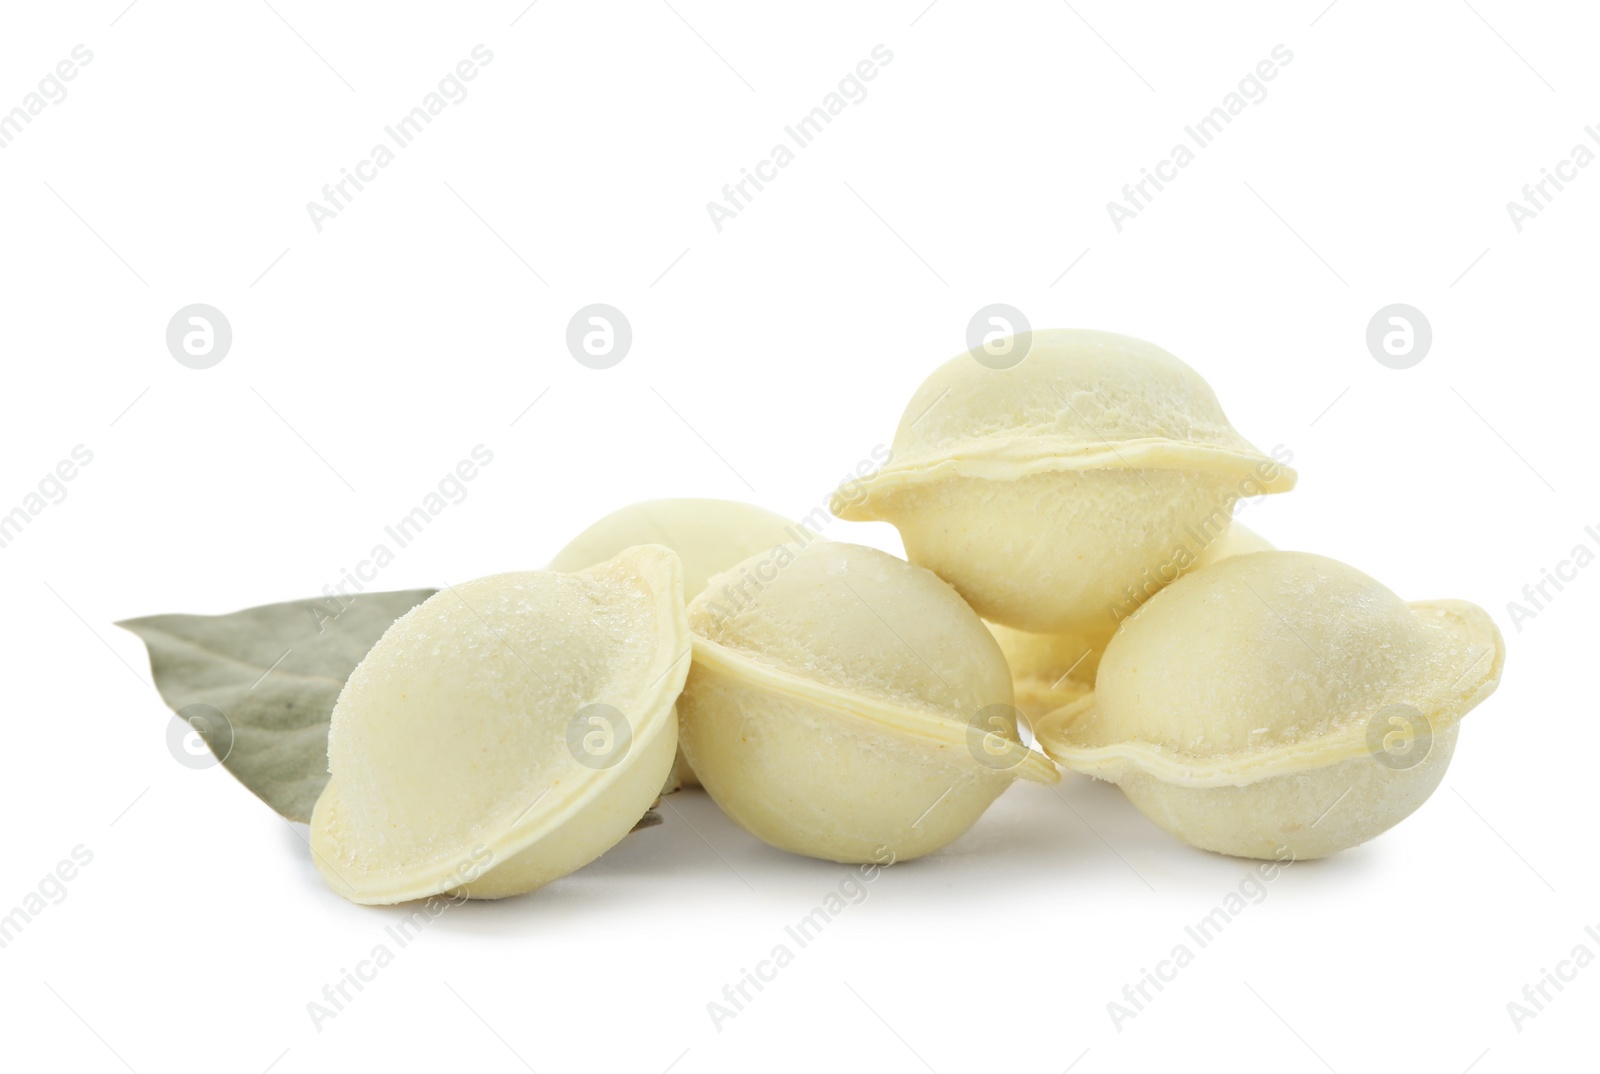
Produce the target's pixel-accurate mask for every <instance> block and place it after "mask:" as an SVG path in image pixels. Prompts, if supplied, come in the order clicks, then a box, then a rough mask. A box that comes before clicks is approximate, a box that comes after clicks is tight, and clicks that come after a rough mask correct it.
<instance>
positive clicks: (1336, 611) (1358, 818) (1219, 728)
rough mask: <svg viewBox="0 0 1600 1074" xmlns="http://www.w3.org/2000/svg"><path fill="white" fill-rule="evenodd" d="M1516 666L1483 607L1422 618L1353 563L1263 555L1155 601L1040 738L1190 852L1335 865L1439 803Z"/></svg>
mask: <svg viewBox="0 0 1600 1074" xmlns="http://www.w3.org/2000/svg"><path fill="white" fill-rule="evenodd" d="M1504 662H1505V645H1504V641H1503V640H1502V638H1501V637H1500V632H1499V630H1498V629H1496V627H1495V625H1494V622H1493V621H1492V620H1491V619H1490V618H1489V616H1488V614H1487V613H1486V612H1484V611H1483V609H1481V608H1479V607H1477V606H1476V605H1473V604H1468V603H1466V602H1464V601H1454V600H1437V601H1422V602H1418V603H1413V604H1409V605H1408V604H1406V603H1405V602H1403V601H1402V600H1401V599H1400V598H1399V597H1397V596H1396V595H1395V594H1394V593H1393V592H1391V591H1390V590H1389V589H1387V588H1385V587H1384V586H1383V585H1381V584H1380V583H1378V582H1376V581H1374V580H1373V579H1371V578H1369V577H1367V576H1366V575H1364V574H1362V573H1361V572H1360V571H1357V570H1355V569H1354V568H1353V567H1349V566H1346V565H1345V564H1342V563H1339V562H1337V561H1335V560H1331V559H1327V558H1325V557H1322V556H1315V555H1310V554H1307V553H1303V552H1276V551H1269V552H1256V553H1251V554H1247V555H1242V556H1237V557H1234V558H1231V559H1227V560H1224V561H1223V562H1220V563H1217V564H1215V565H1212V566H1210V567H1207V568H1206V569H1205V570H1200V571H1196V572H1194V573H1193V574H1189V575H1187V576H1185V577H1183V578H1181V579H1179V580H1178V581H1177V582H1174V583H1173V584H1172V585H1170V586H1168V587H1167V588H1166V589H1164V590H1162V591H1161V592H1160V593H1158V594H1156V596H1154V597H1152V598H1151V599H1150V601H1149V602H1148V603H1146V604H1145V605H1144V607H1142V608H1141V609H1140V610H1139V611H1138V612H1136V613H1135V614H1134V615H1133V616H1131V617H1130V618H1129V619H1128V621H1127V622H1126V623H1125V624H1124V625H1123V627H1122V629H1121V630H1120V631H1119V632H1118V633H1117V635H1116V636H1115V637H1114V638H1112V640H1111V644H1110V645H1109V646H1108V647H1107V648H1106V651H1105V656H1104V657H1103V659H1102V660H1101V663H1100V671H1099V676H1098V678H1097V679H1096V684H1095V692H1094V693H1093V694H1092V695H1090V696H1088V697H1086V698H1084V699H1082V700H1080V701H1078V702H1075V703H1074V704H1071V705H1068V706H1067V707H1065V708H1063V709H1061V710H1059V711H1058V712H1056V713H1054V714H1052V715H1050V716H1048V717H1046V718H1045V719H1044V720H1042V721H1041V722H1040V724H1039V725H1038V726H1037V727H1036V729H1035V730H1036V734H1037V735H1038V738H1039V742H1040V744H1041V745H1042V746H1043V747H1044V748H1045V750H1046V751H1047V752H1048V753H1049V754H1050V755H1051V756H1052V757H1054V758H1055V759H1056V760H1057V761H1058V762H1060V763H1061V764H1062V765H1063V766H1064V767H1066V768H1069V769H1072V770H1075V771H1078V772H1083V773H1086V774H1088V775H1092V776H1097V777H1099V778H1101V779H1107V780H1111V781H1113V782H1116V783H1118V784H1120V785H1121V786H1122V789H1123V790H1124V792H1125V793H1126V794H1127V796H1128V798H1129V799H1130V800H1131V801H1132V802H1133V803H1134V805H1136V806H1137V807H1138V808H1139V809H1140V810H1141V811H1142V812H1143V813H1144V814H1145V815H1146V816H1148V817H1150V819H1151V820H1153V821H1155V822H1156V823H1157V824H1159V825H1160V826H1161V827H1163V828H1165V829H1166V830H1167V831H1169V832H1171V833H1172V834H1173V835H1175V836H1177V837H1178V838H1179V839H1182V840H1184V841H1185V842H1187V843H1190V844H1192V845H1194V846H1197V847H1202V848H1204V849H1207V850H1214V851H1218V852H1221V853H1224V854H1233V855H1238V856H1240V857H1248V858H1269V859H1270V858H1283V857H1294V858H1299V859H1305V858H1317V857H1322V856H1324V855H1327V854H1332V853H1335V852H1337V851H1339V850H1343V849H1345V848H1347V847H1352V846H1355V845H1357V844H1359V843H1362V842H1365V841H1366V840H1368V839H1371V838H1372V837H1373V836H1376V835H1378V834H1379V833H1381V832H1383V831H1385V830H1387V829H1388V828H1390V827H1391V826H1393V825H1394V824H1397V823H1398V822H1399V821H1401V820H1403V819H1404V818H1405V817H1406V816H1408V815H1409V814H1410V813H1411V812H1412V811H1413V810H1415V809H1416V808H1417V807H1418V806H1419V805H1421V804H1422V802H1423V801H1424V800H1425V799H1426V798H1427V797H1428V795H1429V794H1430V793H1431V792H1432V791H1433V789H1434V788H1435V787H1436V786H1437V785H1438V783H1439V781H1440V779H1441V778H1443V775H1444V770H1445V767H1446V765H1448V763H1449V760H1450V754H1451V752H1452V751H1453V749H1454V747H1455V741H1456V734H1457V725H1458V722H1459V721H1460V719H1461V717H1462V716H1464V715H1465V714H1466V713H1467V712H1468V711H1469V710H1470V709H1472V708H1473V707H1474V706H1475V705H1477V704H1478V703H1479V702H1480V701H1482V700H1483V699H1484V698H1486V697H1488V696H1489V694H1491V693H1492V692H1493V691H1494V689H1495V687H1496V686H1497V685H1498V684H1499V681H1500V674H1501V668H1502V667H1503V665H1504Z"/></svg>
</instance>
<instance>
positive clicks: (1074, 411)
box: [833, 329, 1295, 638]
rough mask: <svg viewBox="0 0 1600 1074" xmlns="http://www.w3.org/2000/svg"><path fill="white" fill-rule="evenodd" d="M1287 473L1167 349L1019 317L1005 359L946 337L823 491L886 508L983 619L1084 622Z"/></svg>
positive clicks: (862, 511) (1096, 626) (914, 555)
mask: <svg viewBox="0 0 1600 1074" xmlns="http://www.w3.org/2000/svg"><path fill="white" fill-rule="evenodd" d="M1294 483H1295V473H1294V471H1293V470H1291V469H1290V468H1288V467H1287V466H1285V465H1283V464H1282V463H1281V462H1279V461H1278V460H1277V459H1274V458H1273V457H1272V456H1270V455H1266V454H1263V453H1262V452H1261V451H1259V450H1257V449H1256V448H1255V447H1254V446H1252V445H1251V444H1250V443H1249V442H1248V441H1246V440H1245V439H1244V438H1243V437H1241V436H1240V435H1239V434H1238V433H1237V432H1235V431H1234V428H1233V426H1232V425H1230V424H1229V422H1228V419H1227V416H1226V415H1225V414H1223V412H1222V407H1221V405H1220V404H1219V403H1218V402H1217V397H1216V395H1215V394H1213V393H1212V391H1211V388H1210V386H1209V385H1208V384H1206V382H1205V381H1204V380H1203V379H1202V378H1201V377H1200V375H1199V374H1198V373H1196V372H1195V371H1194V370H1192V369H1190V368H1189V367H1188V366H1187V365H1185V364H1184V363H1183V362H1181V361H1179V360H1178V359H1177V358H1174V357H1173V356H1172V355H1170V354H1168V353H1167V352H1166V351H1164V350H1162V349H1161V348H1159V347H1156V346H1154V345H1152V344H1149V343H1145V342H1143V341H1141V340H1137V339H1132V338H1129V337H1127V336H1120V335H1115V334H1113V333H1109V332H1094V331H1088V330H1080V329H1055V330H1050V331H1038V332H1034V333H1032V338H1031V342H1030V343H1029V345H1028V352H1027V356H1026V357H1025V358H1024V359H1023V360H1022V361H1021V363H1020V364H1018V365H1016V366H1014V367H1012V368H1009V369H993V368H990V367H989V366H986V365H984V364H982V363H980V362H979V361H977V360H976V359H975V358H973V357H972V356H971V355H970V354H961V355H958V356H957V357H955V358H953V359H951V360H950V361H949V362H946V363H945V364H944V365H943V366H941V367H940V368H939V369H937V370H935V371H934V373H933V374H932V375H931V376H930V377H929V378H928V379H927V380H926V381H924V382H923V384H922V387H921V388H919V389H918V390H917V392H916V394H915V395H914V396H913V397H912V399H911V402H910V404H909V405H908V406H907V407H906V410H905V415H904V417H902V419H901V421H900V427H899V429H898V430H897V431H896V433H895V437H894V456H893V460H892V461H891V462H890V463H889V464H888V465H886V466H884V467H883V469H882V470H880V471H879V472H878V473H877V474H875V475H873V476H872V477H870V478H868V479H866V481H865V482H864V484H863V485H862V486H861V489H860V490H859V491H858V492H856V493H855V494H854V495H852V496H846V495H845V494H844V493H843V492H841V493H840V494H839V495H836V496H835V499H834V503H833V509H834V512H835V513H836V514H838V515H839V516H840V517H841V518H848V519H857V520H882V521H888V522H891V523H893V524H894V525H895V526H896V527H897V528H898V529H899V530H900V536H901V538H902V540H903V541H904V542H905V548H906V555H907V557H908V558H909V559H910V560H911V561H912V562H913V563H917V564H920V565H922V566H924V567H927V568H929V569H930V570H932V571H934V572H935V573H937V574H938V575H939V576H940V577H942V578H944V579H945V580H946V581H948V582H950V583H951V584H952V585H954V586H955V587H956V589H957V590H958V591H959V592H960V593H961V595H962V596H963V597H965V598H966V599H967V601H968V602H969V603H970V604H971V605H972V606H973V608H974V609H976V610H977V611H978V613H979V614H980V615H982V616H983V617H984V618H986V619H989V620H992V621H994V622H997V623H1001V624H1004V625H1006V626H1010V627H1015V628H1017V629H1021V630H1029V631H1036V632H1040V633H1076V634H1081V635H1084V636H1086V637H1089V638H1096V637H1102V636H1109V635H1110V633H1111V631H1113V630H1115V629H1116V624H1117V622H1118V621H1119V619H1121V618H1122V617H1123V616H1125V615H1127V614H1128V613H1129V612H1131V611H1132V605H1131V604H1130V603H1129V594H1130V593H1131V592H1137V591H1140V590H1146V589H1149V588H1150V587H1159V586H1160V585H1162V584H1165V582H1167V581H1170V580H1171V579H1172V578H1174V577H1176V576H1177V575H1178V573H1180V572H1181V571H1182V570H1184V569H1185V568H1186V567H1187V566H1189V565H1190V563H1191V561H1192V557H1193V556H1194V555H1195V554H1197V553H1198V551H1199V550H1200V549H1201V548H1203V547H1204V546H1205V545H1207V544H1209V543H1211V541H1214V540H1215V539H1216V538H1217V537H1218V536H1220V535H1221V534H1222V533H1223V532H1224V531H1225V530H1226V528H1227V526H1228V523H1229V520H1230V519H1231V517H1232V514H1233V505H1234V504H1235V503H1237V502H1238V501H1239V500H1240V499H1242V498H1245V497H1248V496H1256V495H1260V494H1262V493H1268V492H1282V491H1285V490H1287V489H1289V488H1292V487H1293V486H1294Z"/></svg>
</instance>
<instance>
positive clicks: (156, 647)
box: [117, 589, 435, 821]
mask: <svg viewBox="0 0 1600 1074" xmlns="http://www.w3.org/2000/svg"><path fill="white" fill-rule="evenodd" d="M434 592H435V591H434V590H431V589H406V590H400V591H397V592H389V593H361V594H357V595H355V596H353V597H340V598H326V597H317V598H313V599H310V600H297V601H287V602H285V603H282V604H265V605H262V606H261V607H258V608H246V609H244V610H242V611H237V612H233V613H231V614H228V615H152V616H146V617H143V618H139V619H127V620H124V621H122V622H120V623H118V624H117V625H118V626H120V627H122V628H124V629H126V630H129V631H131V632H133V633H134V634H137V635H138V636H139V637H140V638H141V639H142V640H143V641H144V643H145V646H146V647H147V648H148V649H149V651H150V671H151V674H152V675H153V676H154V678H155V684H156V689H158V690H159V691H161V697H162V699H163V700H164V701H166V703H167V704H168V705H169V706H171V708H172V710H173V711H174V712H181V711H182V710H183V709H184V708H186V707H187V706H190V705H195V704H205V705H210V706H212V707H213V708H215V709H216V710H217V711H219V712H221V713H222V715H223V716H224V717H226V719H227V722H228V724H229V725H230V727H231V731H232V744H231V747H224V748H225V753H224V755H223V756H222V764H223V766H224V767H225V768H227V770H228V771H229V772H231V773H232V774H233V776H234V777H235V778H236V779H238V781H239V782H240V783H243V784H244V785H245V786H246V787H247V788H249V789H250V790H251V791H252V792H254V794H255V795H256V797H258V798H260V799H261V800H262V801H263V802H266V803H267V804H268V805H269V806H271V807H272V808H273V809H275V810H277V811H278V813H280V814H281V815H283V816H285V817H287V818H288V819H290V820H295V821H309V820H310V819H311V807H312V806H313V805H315V804H316V801H317V796H318V795H319V794H321V793H322V788H323V785H324V784H326V783H327V782H328V720H329V717H330V716H331V715H332V713H333V703H334V702H335V701H336V700H338V697H339V691H340V690H341V689H342V688H343V687H344V682H345V679H347V678H349V676H350V672H351V671H353V670H354V669H355V666H356V664H357V663H359V662H360V660H361V658H362V657H364V656H366V655H367V651H368V650H370V649H371V648H372V646H373V645H374V644H376V643H377V641H378V639H379V638H380V637H382V636H383V632H384V631H385V630H388V629H389V625H390V624H391V623H393V622H394V621H395V620H396V619H398V618H399V617H400V616H401V615H403V614H405V613H406V612H408V611H410V610H411V609H412V608H413V607H415V606H416V605H418V604H420V603H421V602H422V601H424V600H426V599H427V598H428V597H429V596H431V595H433V593H434ZM341 608H342V610H340V609H341ZM195 729H196V730H197V731H198V732H199V733H200V735H201V736H202V737H203V738H205V740H206V743H207V745H210V746H212V748H213V751H214V752H216V751H217V747H218V743H217V741H215V739H217V738H218V737H219V736H218V733H217V730H216V729H215V728H212V729H209V730H208V729H207V727H206V726H205V725H204V724H203V723H197V724H196V725H195Z"/></svg>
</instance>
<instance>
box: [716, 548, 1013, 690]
mask: <svg viewBox="0 0 1600 1074" xmlns="http://www.w3.org/2000/svg"><path fill="white" fill-rule="evenodd" d="M746 573H747V572H744V571H743V570H742V565H741V566H740V567H735V568H734V569H732V570H730V571H728V572H726V574H725V575H724V576H720V577H718V578H713V579H712V581H711V585H710V586H709V587H708V589H707V591H706V592H705V593H704V594H703V595H702V596H701V597H699V598H697V599H696V600H695V601H693V602H692V603H691V604H690V606H689V624H690V628H691V629H692V630H694V632H695V633H696V634H699V635H700V636H702V637H704V638H707V639H709V640H710V641H713V642H716V643H718V644H719V645H723V646H725V647H727V648H729V649H732V650H734V651H736V652H738V653H741V654H743V655H745V656H747V657H750V658H751V659H754V660H758V661H760V662H762V663H765V664H767V665H769V666H772V667H775V668H778V669H780V670H783V671H787V672H790V673H792V674H795V675H798V676H801V677H803V678H806V679H810V680H811V681H813V682H817V683H821V684H823V685H826V686H829V687H832V688H834V689H837V690H840V691H842V692H845V693H849V694H854V695H857V696H862V697H867V698H872V699H875V700H879V701H884V702H888V703H891V704H896V705H901V706H906V707H909V708H914V709H919V710H924V711H930V712H931V713H932V714H934V715H939V716H944V717H948V718H959V719H960V720H962V721H965V720H968V719H970V718H971V717H972V716H973V714H975V713H976V712H977V711H978V710H979V709H981V708H983V707H984V706H986V705H990V704H996V703H1001V704H1009V703H1010V701H1011V678H1010V672H1009V671H1008V669H1007V667H1006V664H1005V659H1004V657H1003V656H1002V655H1001V653H1000V650H999V647H998V645H997V644H996V643H995V641H994V639H993V637H992V636H991V635H990V634H989V632H988V630H987V629H986V628H985V627H984V625H983V621H982V620H980V619H979V618H978V617H977V615H976V614H975V613H974V612H973V611H972V609H971V608H969V607H968V606H967V605H966V603H965V602H964V601H962V599H961V597H960V596H959V595H957V593H956V592H955V590H953V589H951V588H950V586H949V585H947V584H946V583H944V582H943V581H941V580H940V579H939V577H938V576H937V575H935V574H933V573H932V572H931V571H927V570H924V569H922V568H920V567H915V566H912V565H911V564H909V563H906V562H905V561H904V560H900V559H897V558H895V557H894V556H890V555H888V554H886V553H883V552H880V551H878V550H876V549H872V548H866V547H863V546H861V545H854V544H846V543H844V542H837V541H825V540H817V541H815V542H813V543H812V544H810V545H807V546H806V547H805V548H803V549H798V550H795V551H793V553H792V555H790V556H788V557H786V558H785V559H784V560H783V562H782V563H781V564H779V563H774V564H772V566H771V568H770V569H769V570H767V571H765V572H764V573H765V574H768V575H769V576H770V579H771V580H770V581H764V582H762V583H761V584H760V585H759V586H758V585H753V584H746V585H745V587H744V589H743V591H742V592H740V593H736V594H735V596H734V598H730V597H729V596H728V595H727V594H725V593H723V592H722V584H721V582H722V578H723V577H726V578H729V579H732V580H740V579H742V578H744V577H745V576H746ZM735 598H737V599H735Z"/></svg>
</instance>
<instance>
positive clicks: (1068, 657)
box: [987, 522, 1272, 721]
mask: <svg viewBox="0 0 1600 1074" xmlns="http://www.w3.org/2000/svg"><path fill="white" fill-rule="evenodd" d="M1271 548H1272V544H1271V542H1269V541H1268V540H1267V539H1266V538H1265V537H1262V536H1261V535H1260V534H1259V533H1256V532H1255V531H1254V530H1252V529H1250V528H1248V527H1246V526H1244V525H1242V524H1241V523H1238V522H1235V523H1233V524H1232V525H1231V526H1229V527H1228V529H1227V532H1225V533H1224V534H1223V535H1222V536H1221V537H1219V538H1218V539H1217V540H1214V541H1212V542H1211V543H1210V544H1208V545H1206V546H1205V548H1204V549H1202V550H1201V551H1200V554H1199V555H1198V556H1196V557H1195V562H1194V566H1193V567H1192V568H1190V569H1192V570H1199V569H1201V568H1202V567H1206V566H1209V565H1210V564H1213V563H1218V562H1221V561H1222V560H1224V559H1227V558H1229V557H1230V556H1242V555H1244V554H1245V553H1246V552H1265V551H1267V550H1269V549H1271ZM987 625H988V627H989V632H990V633H991V634H993V635H994V639H995V641H997V642H999V643H1000V651H1001V652H1002V653H1004V654H1005V657H1006V663H1007V664H1009V665H1011V687H1012V689H1013V690H1014V691H1015V692H1016V695H1017V709H1018V710H1019V711H1020V712H1021V713H1022V714H1023V715H1024V716H1025V717H1027V718H1028V719H1029V720H1030V721H1031V720H1037V719H1039V718H1040V717H1041V716H1043V715H1044V714H1045V713H1047V712H1054V711H1055V710H1056V709H1058V708H1061V707H1062V706H1063V705H1070V704H1071V703H1072V702H1074V701H1076V700H1078V699H1079V698H1080V697H1083V696H1084V695H1085V694H1087V693H1088V692H1089V691H1090V690H1092V689H1094V677H1095V673H1096V671H1097V670H1098V669H1099V667H1100V657H1101V654H1102V653H1104V652H1105V647H1106V645H1107V644H1109V643H1110V641H1111V637H1112V634H1113V633H1115V631H1114V630H1107V631H1102V632H1100V633H1098V634H1095V635H1092V636H1091V635H1085V634H1034V633H1031V632H1029V631H1026V630H1013V629H1012V628H1011V627H1007V626H1001V625H1000V624H999V623H989V624H987Z"/></svg>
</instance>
